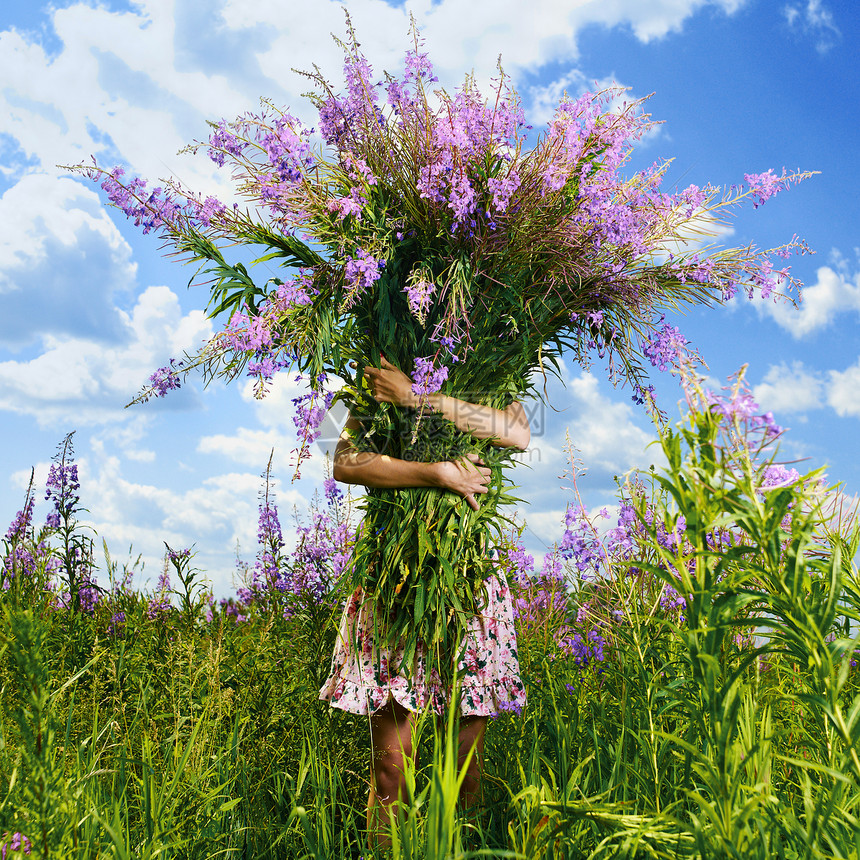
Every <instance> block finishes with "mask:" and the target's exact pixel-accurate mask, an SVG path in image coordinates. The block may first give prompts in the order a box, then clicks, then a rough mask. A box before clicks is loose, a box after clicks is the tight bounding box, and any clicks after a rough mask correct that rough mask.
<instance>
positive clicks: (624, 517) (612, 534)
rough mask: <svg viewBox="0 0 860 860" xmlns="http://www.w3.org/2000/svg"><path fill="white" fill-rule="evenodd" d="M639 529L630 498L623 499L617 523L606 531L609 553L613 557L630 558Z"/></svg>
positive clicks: (605, 540)
mask: <svg viewBox="0 0 860 860" xmlns="http://www.w3.org/2000/svg"><path fill="white" fill-rule="evenodd" d="M638 531H639V527H638V518H637V516H636V510H635V508H634V507H633V505H632V504H631V503H630V501H629V500H628V499H622V500H621V504H620V506H619V508H618V521H617V524H616V526H615V528H612V529H610V530H609V531H608V532H607V533H606V537H605V539H604V545H605V546H606V551H607V552H608V554H609V555H610V556H612V557H613V558H630V556H631V554H632V553H633V549H634V538H635V536H636V534H637V533H638Z"/></svg>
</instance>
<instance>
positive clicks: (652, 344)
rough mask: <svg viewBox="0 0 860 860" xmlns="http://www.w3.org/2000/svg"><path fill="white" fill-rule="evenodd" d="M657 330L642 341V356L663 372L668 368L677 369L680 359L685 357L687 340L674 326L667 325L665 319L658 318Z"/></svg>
mask: <svg viewBox="0 0 860 860" xmlns="http://www.w3.org/2000/svg"><path fill="white" fill-rule="evenodd" d="M657 325H658V326H659V328H656V327H655V331H654V332H653V333H652V334H651V335H650V336H649V337H647V338H645V339H644V340H643V341H642V354H643V355H644V356H645V358H647V359H648V361H650V362H651V365H652V366H653V367H659V368H660V370H663V371H665V370H666V369H667V368H668V367H670V366H671V367H675V368H677V367H678V366H679V365H680V362H681V359H682V358H683V357H684V356H686V355H687V339H686V338H685V337H684V336H683V335H682V334H681V332H680V330H679V329H678V328H676V327H675V326H671V325H669V324H668V323H667V322H666V321H665V317H660V320H659V322H658V323H657Z"/></svg>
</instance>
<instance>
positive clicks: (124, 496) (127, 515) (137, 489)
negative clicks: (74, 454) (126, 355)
mask: <svg viewBox="0 0 860 860" xmlns="http://www.w3.org/2000/svg"><path fill="white" fill-rule="evenodd" d="M79 464H80V469H79V471H80V474H81V498H82V501H83V502H84V504H86V505H87V507H88V508H89V511H90V518H91V523H92V526H93V528H94V529H95V530H96V532H97V534H98V535H99V537H100V538H104V539H105V541H107V544H108V546H109V547H110V548H111V551H112V552H114V553H117V552H120V551H122V550H124V549H125V548H126V547H129V546H131V547H132V550H133V552H132V555H133V556H134V557H136V556H137V555H138V554H141V555H142V556H143V561H144V562H145V569H144V578H145V579H148V580H149V581H150V583H152V582H154V581H155V579H156V577H157V576H158V573H159V572H160V567H161V559H162V557H163V554H164V544H165V542H166V543H167V544H169V545H170V546H171V547H172V548H174V549H181V548H185V547H192V546H193V547H194V549H195V551H196V552H197V556H196V558H195V566H196V567H198V568H199V569H200V570H201V571H203V572H204V574H205V576H206V577H207V578H208V579H210V581H211V582H212V583H213V586H214V588H215V593H216V595H218V596H226V595H227V594H228V593H229V592H230V590H231V588H232V586H233V578H234V573H235V566H236V565H235V560H236V554H237V549H238V552H239V554H240V555H241V557H242V558H243V559H244V560H245V561H248V560H250V561H253V558H254V554H255V552H256V527H257V494H258V492H259V490H260V486H261V480H260V476H259V475H258V474H256V473H254V472H246V471H233V472H224V473H221V474H216V475H213V476H210V477H208V478H205V479H203V480H202V481H200V482H199V483H196V484H193V483H192V484H191V485H189V486H186V487H184V488H181V489H170V488H167V487H164V486H162V485H160V484H159V483H158V482H155V481H153V482H152V483H147V482H141V481H133V480H130V479H129V478H128V477H127V476H126V474H125V470H124V468H123V465H122V463H121V461H120V459H119V458H118V457H116V456H115V455H114V454H112V453H111V452H110V451H109V450H108V449H107V448H104V447H102V446H101V445H99V444H98V443H95V444H94V445H93V453H92V456H90V457H86V458H80V460H79ZM302 501H303V500H302V496H301V494H300V492H299V491H297V490H294V489H291V488H289V487H288V488H286V489H283V490H280V491H279V492H278V502H279V503H280V504H281V505H282V507H283V508H285V509H286V510H289V506H291V505H292V504H294V503H295V504H299V505H301V504H302ZM139 584H140V583H139Z"/></svg>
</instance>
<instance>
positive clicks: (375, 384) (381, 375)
mask: <svg viewBox="0 0 860 860" xmlns="http://www.w3.org/2000/svg"><path fill="white" fill-rule="evenodd" d="M381 363H382V366H381V367H365V368H364V376H365V378H366V379H367V380H368V381H369V382H370V389H371V392H372V394H373V397H374V399H375V400H378V401H379V402H380V403H393V404H394V405H395V406H409V407H415V406H418V398H417V397H416V396H415V394H414V393H413V392H412V380H411V379H410V378H409V377H408V376H407V375H406V374H405V373H404V372H403V371H402V370H400V369H399V368H397V367H395V366H394V365H393V364H392V363H391V362H390V361H388V360H387V359H386V358H385V356H384V355H383V356H382V357H381Z"/></svg>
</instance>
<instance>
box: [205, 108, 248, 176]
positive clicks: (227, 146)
mask: <svg viewBox="0 0 860 860" xmlns="http://www.w3.org/2000/svg"><path fill="white" fill-rule="evenodd" d="M246 145H247V144H246V143H245V141H243V140H240V139H239V138H238V137H237V136H236V135H235V134H234V133H233V132H232V131H230V130H229V129H228V128H227V123H225V122H224V120H221V122H220V123H218V127H217V128H216V130H215V131H213V132H212V134H210V135H209V157H210V158H211V159H212V161H214V162H215V164H217V165H218V166H219V167H223V166H224V163H225V161H226V160H227V156H228V155H231V156H241V155H242V153H243V152H244V150H245V147H246Z"/></svg>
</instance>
